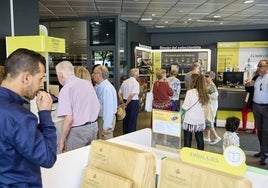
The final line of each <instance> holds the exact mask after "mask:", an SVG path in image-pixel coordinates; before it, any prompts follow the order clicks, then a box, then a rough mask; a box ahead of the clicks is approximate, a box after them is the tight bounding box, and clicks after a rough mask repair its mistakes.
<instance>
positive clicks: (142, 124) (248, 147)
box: [114, 111, 268, 169]
mask: <svg viewBox="0 0 268 188" xmlns="http://www.w3.org/2000/svg"><path fill="white" fill-rule="evenodd" d="M150 127H151V113H150V112H144V111H143V112H140V113H139V116H138V122H137V130H140V129H144V128H150ZM216 131H217V133H218V135H219V136H221V137H222V135H223V134H224V132H225V129H224V128H221V127H218V128H216ZM122 133H123V132H122V121H117V123H116V128H115V131H114V136H120V135H122ZM182 136H183V135H182ZM238 136H239V138H240V145H241V149H243V150H244V152H245V154H246V163H247V165H250V166H254V167H258V168H263V169H268V165H265V166H261V165H259V159H258V158H254V157H253V154H254V153H256V152H258V151H259V143H258V138H257V135H256V134H252V132H251V131H249V132H239V134H238ZM182 145H183V143H182ZM192 147H193V148H196V143H195V139H194V138H193V146H192ZM205 150H206V151H210V152H215V153H222V141H220V142H219V143H217V144H216V145H209V144H206V145H205Z"/></svg>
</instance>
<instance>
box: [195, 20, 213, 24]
mask: <svg viewBox="0 0 268 188" xmlns="http://www.w3.org/2000/svg"><path fill="white" fill-rule="evenodd" d="M197 22H207V23H211V22H215V21H214V20H197Z"/></svg>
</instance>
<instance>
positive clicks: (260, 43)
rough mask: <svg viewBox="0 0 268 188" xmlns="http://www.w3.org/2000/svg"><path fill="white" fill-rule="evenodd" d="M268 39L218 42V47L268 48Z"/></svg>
mask: <svg viewBox="0 0 268 188" xmlns="http://www.w3.org/2000/svg"><path fill="white" fill-rule="evenodd" d="M267 47H268V41H253V42H218V43H217V48H267Z"/></svg>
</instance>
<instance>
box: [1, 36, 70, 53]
mask: <svg viewBox="0 0 268 188" xmlns="http://www.w3.org/2000/svg"><path fill="white" fill-rule="evenodd" d="M6 46H7V52H8V54H10V53H12V52H13V51H15V50H16V49H18V48H27V49H30V50H34V51H37V52H54V53H65V39H61V38H55V37H48V36H15V37H6Z"/></svg>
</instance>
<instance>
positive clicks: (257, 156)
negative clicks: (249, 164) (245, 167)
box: [253, 152, 261, 158]
mask: <svg viewBox="0 0 268 188" xmlns="http://www.w3.org/2000/svg"><path fill="white" fill-rule="evenodd" d="M253 157H255V158H259V157H261V152H259V153H255V154H254V155H253Z"/></svg>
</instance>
